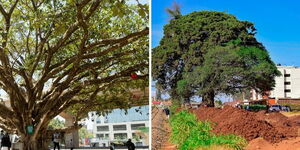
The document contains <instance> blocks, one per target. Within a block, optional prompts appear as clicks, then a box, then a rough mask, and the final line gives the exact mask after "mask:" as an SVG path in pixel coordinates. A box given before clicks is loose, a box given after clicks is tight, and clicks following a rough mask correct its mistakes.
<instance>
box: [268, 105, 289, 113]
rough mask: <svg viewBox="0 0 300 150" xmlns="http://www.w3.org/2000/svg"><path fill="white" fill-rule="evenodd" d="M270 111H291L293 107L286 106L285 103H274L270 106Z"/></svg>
mask: <svg viewBox="0 0 300 150" xmlns="http://www.w3.org/2000/svg"><path fill="white" fill-rule="evenodd" d="M268 111H269V112H279V111H286V112H289V111H291V107H290V106H285V105H272V106H270V108H269V110H268Z"/></svg>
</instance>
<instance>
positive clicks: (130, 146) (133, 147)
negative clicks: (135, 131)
mask: <svg viewBox="0 0 300 150" xmlns="http://www.w3.org/2000/svg"><path fill="white" fill-rule="evenodd" d="M126 146H127V148H128V150H135V145H134V144H133V143H132V142H131V139H128V141H127V142H126Z"/></svg>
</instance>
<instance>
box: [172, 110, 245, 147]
mask: <svg viewBox="0 0 300 150" xmlns="http://www.w3.org/2000/svg"><path fill="white" fill-rule="evenodd" d="M170 124H171V128H172V135H171V141H172V142H173V143H174V144H177V145H178V146H179V148H180V150H187V149H188V150H194V149H197V148H199V147H208V146H211V145H225V146H228V147H231V148H234V149H236V150H241V149H242V148H243V147H244V146H245V145H246V143H247V142H246V140H245V139H243V138H241V137H239V136H236V135H232V134H231V135H214V134H213V133H212V132H211V129H212V126H211V123H210V122H206V121H204V122H202V121H197V119H196V116H195V115H193V114H191V113H188V112H187V111H180V112H178V113H177V114H175V115H174V116H172V117H171V121H170Z"/></svg>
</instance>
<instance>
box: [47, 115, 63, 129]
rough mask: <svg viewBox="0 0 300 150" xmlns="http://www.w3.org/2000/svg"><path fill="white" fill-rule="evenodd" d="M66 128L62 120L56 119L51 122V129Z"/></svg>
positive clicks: (49, 125)
mask: <svg viewBox="0 0 300 150" xmlns="http://www.w3.org/2000/svg"><path fill="white" fill-rule="evenodd" d="M64 127H65V122H64V121H62V120H59V119H58V118H54V119H52V120H51V121H50V123H49V124H48V128H49V129H62V128H64Z"/></svg>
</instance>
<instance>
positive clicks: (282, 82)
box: [252, 66, 300, 100]
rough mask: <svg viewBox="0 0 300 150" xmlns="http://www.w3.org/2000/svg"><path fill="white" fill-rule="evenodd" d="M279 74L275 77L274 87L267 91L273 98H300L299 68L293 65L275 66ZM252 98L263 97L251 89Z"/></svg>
mask: <svg viewBox="0 0 300 150" xmlns="http://www.w3.org/2000/svg"><path fill="white" fill-rule="evenodd" d="M277 68H278V70H279V71H280V72H281V74H282V75H281V76H279V77H275V87H274V89H273V90H272V91H270V92H269V97H270V98H274V99H277V100H278V99H300V68H299V67H294V66H277ZM252 99H253V100H258V99H263V97H262V96H261V95H260V94H258V93H256V92H255V91H254V90H252Z"/></svg>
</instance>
